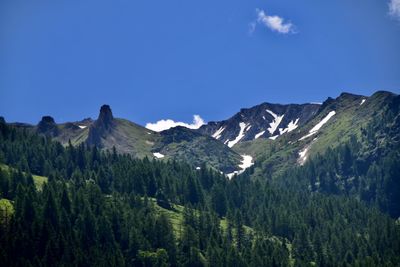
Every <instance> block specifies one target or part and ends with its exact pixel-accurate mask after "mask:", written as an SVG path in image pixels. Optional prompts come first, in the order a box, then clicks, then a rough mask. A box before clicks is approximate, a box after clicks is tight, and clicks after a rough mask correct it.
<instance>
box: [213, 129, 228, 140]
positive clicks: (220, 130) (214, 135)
mask: <svg viewBox="0 0 400 267" xmlns="http://www.w3.org/2000/svg"><path fill="white" fill-rule="evenodd" d="M224 130H225V127H221V128H219V129H218V130H217V131H216V132H215V133H214V134H213V135H212V137H214V138H215V139H220V138H221V134H222V132H223V131H224Z"/></svg>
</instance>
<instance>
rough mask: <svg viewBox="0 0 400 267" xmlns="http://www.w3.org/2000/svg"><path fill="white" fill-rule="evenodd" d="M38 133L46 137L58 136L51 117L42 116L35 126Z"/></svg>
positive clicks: (55, 125)
mask: <svg viewBox="0 0 400 267" xmlns="http://www.w3.org/2000/svg"><path fill="white" fill-rule="evenodd" d="M37 131H38V133H41V134H44V135H46V136H51V137H54V136H57V135H58V127H57V124H56V122H55V121H54V119H53V117H51V116H43V117H42V120H41V121H40V122H39V124H38V126H37Z"/></svg>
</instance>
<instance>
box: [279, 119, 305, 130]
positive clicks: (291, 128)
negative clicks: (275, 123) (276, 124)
mask: <svg viewBox="0 0 400 267" xmlns="http://www.w3.org/2000/svg"><path fill="white" fill-rule="evenodd" d="M299 120H300V118H297V119H296V121H294V122H293V121H290V122H289V124H288V126H287V128H285V129H282V128H279V134H284V133H290V132H291V131H293V130H294V129H296V128H297V127H299V125H297V123H298V122H299Z"/></svg>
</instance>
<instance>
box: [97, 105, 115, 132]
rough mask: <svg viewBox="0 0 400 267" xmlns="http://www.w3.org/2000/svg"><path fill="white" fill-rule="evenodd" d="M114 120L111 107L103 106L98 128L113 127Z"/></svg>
mask: <svg viewBox="0 0 400 267" xmlns="http://www.w3.org/2000/svg"><path fill="white" fill-rule="evenodd" d="M113 119H114V117H113V114H112V111H111V108H110V106H109V105H102V106H101V108H100V114H99V117H98V119H97V122H96V124H97V125H98V126H104V127H105V128H108V127H109V126H110V125H111V123H112V121H113Z"/></svg>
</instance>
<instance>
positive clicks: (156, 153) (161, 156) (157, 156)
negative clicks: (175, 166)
mask: <svg viewBox="0 0 400 267" xmlns="http://www.w3.org/2000/svg"><path fill="white" fill-rule="evenodd" d="M153 155H154V157H156V158H158V159H162V158H163V157H165V155H163V154H161V153H159V152H155V153H153Z"/></svg>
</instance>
